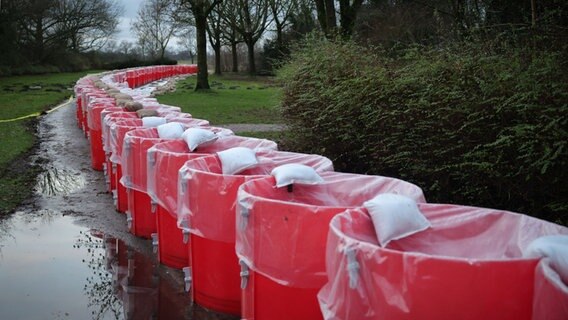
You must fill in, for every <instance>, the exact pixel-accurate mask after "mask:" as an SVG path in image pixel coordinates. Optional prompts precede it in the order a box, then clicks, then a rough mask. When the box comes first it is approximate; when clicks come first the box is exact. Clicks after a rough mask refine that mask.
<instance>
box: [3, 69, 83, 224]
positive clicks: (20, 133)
mask: <svg viewBox="0 0 568 320" xmlns="http://www.w3.org/2000/svg"><path fill="white" fill-rule="evenodd" d="M87 73H90V72H76V73H57V74H47V75H32V76H15V77H4V78H0V120H7V119H14V118H18V117H22V116H26V115H29V114H33V113H36V112H42V111H46V110H49V108H51V107H53V106H55V105H56V104H58V103H59V102H61V101H63V100H65V99H66V98H68V97H69V96H70V95H72V94H73V92H72V91H69V90H68V89H69V88H72V87H73V85H74V84H75V82H76V81H77V80H78V79H79V78H80V77H82V76H84V75H85V74H87ZM36 122H37V121H36V120H35V119H33V118H28V119H23V120H17V121H12V122H0V214H4V213H7V212H10V211H12V210H13V209H14V208H15V207H16V206H17V205H18V204H20V203H21V202H22V201H23V200H25V199H26V198H28V197H29V196H30V194H31V192H32V190H33V185H34V183H35V177H36V175H37V173H38V172H39V168H36V167H32V166H30V165H29V163H28V161H26V160H27V158H28V157H29V156H30V155H31V153H32V152H31V151H32V148H33V146H34V145H35V143H36V136H35V127H36Z"/></svg>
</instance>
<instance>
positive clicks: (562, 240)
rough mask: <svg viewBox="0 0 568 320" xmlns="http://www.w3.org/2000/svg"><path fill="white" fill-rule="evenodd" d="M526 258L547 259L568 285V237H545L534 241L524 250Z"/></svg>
mask: <svg viewBox="0 0 568 320" xmlns="http://www.w3.org/2000/svg"><path fill="white" fill-rule="evenodd" d="M523 256H524V257H526V258H547V259H549V261H550V267H551V268H552V269H553V270H554V271H556V272H557V273H558V275H559V276H560V278H561V279H562V281H563V282H564V283H565V284H568V236H566V235H553V236H544V237H540V238H537V239H535V240H533V242H531V243H530V244H529V246H528V247H527V248H526V249H524V250H523Z"/></svg>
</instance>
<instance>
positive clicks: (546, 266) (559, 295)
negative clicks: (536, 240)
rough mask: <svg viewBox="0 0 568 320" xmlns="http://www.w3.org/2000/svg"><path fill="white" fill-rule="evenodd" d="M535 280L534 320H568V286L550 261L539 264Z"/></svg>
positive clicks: (544, 260)
mask: <svg viewBox="0 0 568 320" xmlns="http://www.w3.org/2000/svg"><path fill="white" fill-rule="evenodd" d="M567 254H568V253H567ZM534 278H535V279H534V295H533V296H534V300H533V303H532V320H565V319H568V284H566V283H564V282H562V280H561V279H560V276H559V275H558V273H557V272H556V271H554V270H553V269H552V268H551V267H550V262H549V261H548V259H542V260H541V261H540V262H539V264H538V266H537V267H536V271H535V276H534Z"/></svg>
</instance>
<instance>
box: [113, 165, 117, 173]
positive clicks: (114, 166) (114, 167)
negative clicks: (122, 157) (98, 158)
mask: <svg viewBox="0 0 568 320" xmlns="http://www.w3.org/2000/svg"><path fill="white" fill-rule="evenodd" d="M116 167H117V165H116V163H114V162H112V174H116Z"/></svg>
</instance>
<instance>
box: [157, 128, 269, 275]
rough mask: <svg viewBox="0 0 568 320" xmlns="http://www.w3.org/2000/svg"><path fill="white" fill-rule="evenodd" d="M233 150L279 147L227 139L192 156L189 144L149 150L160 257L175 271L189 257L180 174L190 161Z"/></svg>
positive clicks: (177, 142) (174, 143)
mask: <svg viewBox="0 0 568 320" xmlns="http://www.w3.org/2000/svg"><path fill="white" fill-rule="evenodd" d="M233 147H248V148H251V149H256V148H269V149H276V148H277V146H276V143H275V142H273V141H270V140H265V139H255V138H246V137H239V136H224V137H221V138H219V139H218V140H217V141H215V143H213V144H210V145H208V146H205V147H200V148H198V149H197V150H196V151H195V152H190V151H189V148H188V146H187V144H186V143H185V141H182V140H174V141H168V142H163V143H160V144H157V145H155V146H154V147H152V148H150V149H149V150H148V175H147V177H148V194H149V195H150V197H151V198H152V200H153V201H155V202H156V203H157V204H158V206H157V212H156V213H157V216H156V218H157V222H156V225H157V228H158V257H159V260H160V262H161V263H163V264H165V265H167V266H170V267H172V268H177V269H181V268H183V267H185V266H187V261H188V253H187V247H186V245H185V244H184V241H183V233H182V230H181V229H179V228H178V225H177V196H178V175H179V173H178V171H179V169H180V168H181V167H182V166H183V164H184V163H185V162H186V161H187V160H191V159H194V158H198V157H202V156H205V155H208V154H212V153H215V152H218V151H221V150H225V149H228V148H233Z"/></svg>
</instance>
